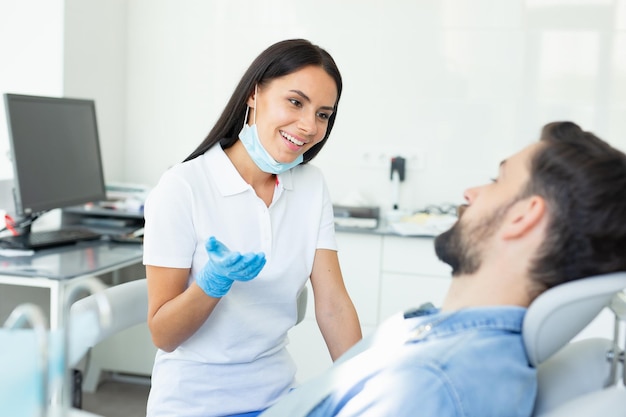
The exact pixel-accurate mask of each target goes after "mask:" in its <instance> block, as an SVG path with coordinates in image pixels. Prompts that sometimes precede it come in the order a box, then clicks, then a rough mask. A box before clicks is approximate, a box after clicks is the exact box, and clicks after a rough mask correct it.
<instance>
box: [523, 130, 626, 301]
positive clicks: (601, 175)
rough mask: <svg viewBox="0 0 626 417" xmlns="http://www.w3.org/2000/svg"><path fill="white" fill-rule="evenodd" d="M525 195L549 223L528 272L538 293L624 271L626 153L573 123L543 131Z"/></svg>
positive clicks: (625, 267) (625, 263) (625, 258)
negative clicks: (536, 201) (541, 206)
mask: <svg viewBox="0 0 626 417" xmlns="http://www.w3.org/2000/svg"><path fill="white" fill-rule="evenodd" d="M540 142H541V144H542V145H541V146H540V147H539V148H538V150H537V153H536V154H535V155H534V156H533V158H532V160H531V166H530V178H531V179H530V181H529V184H528V190H527V193H528V194H529V195H532V194H536V195H540V196H542V197H543V198H544V199H545V200H546V203H547V207H548V212H549V222H548V226H547V230H546V238H545V241H544V242H543V243H542V246H541V247H540V248H539V251H538V253H537V256H536V257H535V259H534V260H533V264H532V266H531V268H530V274H531V278H532V279H533V282H534V287H535V288H534V292H535V293H538V292H541V291H543V290H545V289H548V288H551V287H553V286H555V285H558V284H561V283H563V282H566V281H572V280H575V279H578V278H583V277H586V276H592V275H598V274H605V273H610V272H616V271H623V270H626V155H624V153H622V152H620V151H619V150H617V149H615V148H613V147H611V146H610V145H609V144H607V143H606V142H604V141H603V140H601V139H600V138H598V137H597V136H595V135H594V134H593V133H590V132H585V131H583V130H582V129H581V128H580V127H579V126H577V125H576V124H574V123H572V122H554V123H549V124H547V125H545V126H544V127H543V130H542V134H541V139H540Z"/></svg>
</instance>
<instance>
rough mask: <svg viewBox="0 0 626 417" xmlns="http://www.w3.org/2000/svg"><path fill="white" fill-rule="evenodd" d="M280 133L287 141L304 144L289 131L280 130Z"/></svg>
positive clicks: (299, 144)
mask: <svg viewBox="0 0 626 417" xmlns="http://www.w3.org/2000/svg"><path fill="white" fill-rule="evenodd" d="M280 134H281V135H283V137H284V138H285V139H287V140H288V141H289V142H292V143H295V144H296V145H298V146H302V145H304V142H300V141H299V140H298V139H296V138H294V137H293V136H291V135H290V134H289V133H285V132H280Z"/></svg>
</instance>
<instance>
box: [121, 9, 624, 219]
mask: <svg viewBox="0 0 626 417" xmlns="http://www.w3.org/2000/svg"><path fill="white" fill-rule="evenodd" d="M128 7H129V10H128V13H129V15H128V18H129V20H128V28H129V32H128V79H127V83H128V98H129V100H128V113H127V114H128V130H127V139H128V142H127V144H128V146H127V148H126V150H127V154H126V155H127V161H126V164H127V165H126V174H127V177H128V179H129V180H133V181H139V182H145V183H154V182H155V181H156V180H157V179H158V177H159V175H160V173H161V172H162V171H163V170H165V169H166V168H167V167H168V166H170V165H171V164H173V163H176V162H178V161H180V160H181V159H182V158H183V157H185V156H186V155H187V154H188V153H189V152H191V150H193V149H194V148H195V146H196V145H197V144H198V143H199V142H200V141H201V140H202V139H203V137H204V135H205V134H206V133H207V132H208V130H209V128H210V127H211V125H212V123H213V122H214V121H215V119H216V118H217V117H218V115H219V113H220V111H221V109H222V107H223V105H224V104H225V102H226V100H227V99H228V97H229V95H230V93H231V92H232V89H233V88H234V86H235V84H236V82H237V81H238V80H239V78H240V76H241V75H242V73H243V71H244V70H245V68H246V67H247V66H248V64H249V63H250V61H251V60H252V59H253V58H254V57H255V56H256V55H257V54H258V53H259V52H260V51H261V50H262V49H264V48H265V47H266V46H268V45H269V44H271V43H273V42H275V41H277V40H280V39H284V38H290V37H304V38H308V39H310V40H312V41H313V42H315V43H318V44H320V45H321V46H323V47H325V48H326V49H327V50H328V51H329V52H331V53H332V54H333V56H334V57H335V59H336V61H337V62H338V65H339V67H340V69H341V71H342V73H343V76H344V82H345V89H344V95H343V97H342V101H341V103H340V109H339V114H338V119H337V124H336V126H335V130H334V131H333V134H332V136H331V139H330V141H329V143H328V145H327V146H326V148H325V149H324V150H323V151H322V153H321V154H320V155H319V156H318V158H317V159H316V160H315V161H314V163H316V164H317V165H319V166H321V167H322V168H323V170H324V171H325V173H326V176H327V179H328V182H329V185H330V188H331V193H332V195H333V198H334V199H335V201H338V200H341V197H342V196H345V195H348V194H351V193H353V192H358V193H360V194H361V195H364V196H365V197H366V199H369V200H370V201H375V202H379V203H381V204H383V205H386V204H387V203H388V196H389V193H390V191H389V172H388V167H384V168H379V169H365V168H363V159H364V157H365V155H364V154H365V153H370V156H371V154H372V153H376V152H381V150H387V151H393V150H399V151H400V152H406V153H410V152H411V151H412V150H414V149H417V150H420V151H421V152H423V153H424V156H425V158H424V159H425V169H424V170H423V171H421V172H414V171H409V173H408V178H407V181H406V183H405V184H403V186H402V190H401V199H402V200H401V202H402V203H403V204H401V206H404V207H410V208H414V207H419V206H421V205H424V204H428V203H442V202H446V201H455V202H456V201H459V200H460V198H461V193H462V190H463V189H464V187H466V186H468V185H472V184H475V183H482V182H485V181H488V179H489V178H490V177H492V176H494V175H495V174H496V169H497V164H498V162H499V161H500V159H502V158H503V157H506V156H508V154H509V153H510V152H512V151H514V150H517V148H518V147H520V146H522V145H524V144H526V143H529V142H531V141H534V140H535V139H536V138H537V135H538V132H539V129H540V127H541V126H542V125H543V124H544V123H546V122H548V121H553V120H556V119H571V120H574V121H576V122H577V123H579V124H581V125H582V126H583V127H584V128H586V129H589V130H592V131H595V132H596V133H598V134H599V135H600V136H601V137H603V138H605V139H607V140H609V141H610V142H612V143H614V144H615V145H617V146H619V147H621V148H626V121H625V120H626V118H624V117H623V116H624V114H626V0H558V1H557V0H527V1H523V0H420V1H417V0H416V1H406V0H384V1H382V0H381V1H373V0H366V1H363V0H342V1H335V0H318V1H297V2H295V1H291V0H274V1H264V2H250V1H245V0H215V1H210V2H207V1H201V0H198V1H182V2H181V1H178V0H159V1H154V0H134V1H132V2H129V3H128ZM409 162H410V161H409ZM409 168H410V167H409Z"/></svg>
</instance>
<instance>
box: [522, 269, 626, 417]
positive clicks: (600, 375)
mask: <svg viewBox="0 0 626 417" xmlns="http://www.w3.org/2000/svg"><path fill="white" fill-rule="evenodd" d="M624 288H626V273H625V272H618V273H613V274H606V275H601V276H596V277H589V278H584V279H580V280H576V281H572V282H569V283H565V284H562V285H559V286H557V287H555V288H553V289H550V290H548V291H546V292H544V293H543V294H541V295H540V296H539V297H537V299H536V300H535V301H534V302H533V303H532V304H531V306H530V308H529V309H528V312H527V313H526V317H525V320H524V327H523V335H524V343H525V346H526V352H527V354H528V359H529V362H530V364H531V365H533V366H535V367H536V368H537V378H538V392H537V398H536V401H535V408H534V412H533V417H544V416H548V415H551V414H550V413H551V412H552V411H553V410H555V409H556V408H558V407H559V406H560V405H562V404H564V403H566V402H568V401H570V400H572V399H574V398H577V397H580V396H582V395H585V394H587V393H591V392H595V391H600V390H603V389H604V388H605V387H607V386H609V385H611V384H613V383H614V380H615V376H614V375H613V374H615V372H616V368H617V365H618V361H617V359H618V357H619V351H620V350H619V348H618V347H617V346H616V345H615V342H614V341H612V340H610V339H609V338H592V339H583V340H579V341H576V342H570V340H571V339H572V338H573V337H574V336H576V335H577V334H578V333H579V332H580V331H581V330H582V329H583V328H584V327H586V326H587V325H588V324H589V323H590V322H591V321H592V320H593V319H594V318H595V317H596V316H597V315H598V314H599V313H600V312H601V311H602V310H603V309H604V308H611V309H612V310H614V311H615V301H614V300H616V298H619V295H620V294H623V293H622V290H623V289H624ZM616 325H617V322H616ZM616 329H617V327H616ZM607 336H609V335H607ZM623 415H625V416H626V410H624V414H623Z"/></svg>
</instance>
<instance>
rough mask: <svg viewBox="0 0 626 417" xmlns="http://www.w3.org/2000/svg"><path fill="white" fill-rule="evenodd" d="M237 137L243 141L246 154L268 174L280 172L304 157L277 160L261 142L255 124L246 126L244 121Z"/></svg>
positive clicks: (300, 161)
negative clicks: (292, 159) (287, 160)
mask: <svg viewBox="0 0 626 417" xmlns="http://www.w3.org/2000/svg"><path fill="white" fill-rule="evenodd" d="M239 139H240V140H241V143H243V146H244V147H245V148H246V150H247V151H248V154H249V155H250V158H252V160H253V161H254V163H255V164H256V165H257V166H258V167H259V168H260V169H261V171H264V172H267V173H268V174H282V173H283V172H285V171H287V170H288V169H291V168H293V167H295V166H296V165H298V164H300V163H302V161H303V159H304V158H303V157H302V155H299V156H298V157H297V158H296V159H295V161H293V162H289V163H282V162H277V161H276V160H275V159H274V158H272V155H270V154H269V153H268V152H267V151H266V150H265V148H264V147H263V145H262V144H261V141H260V140H259V133H258V132H257V129H256V124H253V125H252V126H248V124H247V123H244V125H243V129H241V132H239Z"/></svg>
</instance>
